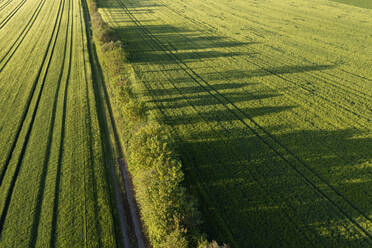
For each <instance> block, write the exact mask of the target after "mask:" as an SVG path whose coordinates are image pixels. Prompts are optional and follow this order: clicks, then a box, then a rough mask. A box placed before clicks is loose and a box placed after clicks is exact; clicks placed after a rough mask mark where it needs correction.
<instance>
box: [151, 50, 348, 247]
mask: <svg viewBox="0 0 372 248" xmlns="http://www.w3.org/2000/svg"><path fill="white" fill-rule="evenodd" d="M148 44H149V45H150V46H152V47H153V45H152V44H150V43H148ZM161 65H162V67H163V68H164V64H161ZM165 75H166V78H168V79H169V82H170V83H171V84H172V86H173V88H175V89H176V90H177V91H178V93H179V94H180V95H181V96H182V98H183V100H184V101H185V102H186V103H187V104H188V105H189V106H190V107H191V108H192V109H193V110H194V111H195V113H196V114H197V115H199V117H200V118H201V119H202V120H204V122H206V119H205V118H204V117H203V116H202V114H201V113H200V112H199V111H198V110H197V108H196V107H195V106H194V104H192V103H190V102H189V101H188V100H187V97H185V96H184V94H183V93H182V92H181V90H180V89H179V88H178V87H177V86H176V85H175V84H174V83H173V80H174V78H173V77H172V78H169V77H171V76H170V75H168V74H165ZM144 83H145V87H146V89H147V91H148V92H149V93H150V94H151V89H152V88H151V86H149V85H148V83H146V82H144ZM159 83H160V84H161V85H162V87H163V88H165V87H164V84H163V83H161V81H159ZM152 97H153V94H152ZM153 98H154V97H153ZM156 105H158V110H159V111H160V112H161V113H162V115H163V116H164V117H166V116H167V115H166V114H165V113H164V111H163V109H162V108H160V107H159V105H162V106H163V104H162V103H156ZM163 107H164V106H163ZM164 109H165V107H164ZM206 123H207V122H206ZM190 124H191V125H192V126H193V125H194V124H193V123H191V122H190ZM221 127H222V128H223V129H224V130H225V131H226V132H229V131H228V130H227V129H226V127H224V126H221ZM173 130H174V129H173ZM211 130H212V131H213V132H214V133H215V134H216V135H217V136H219V137H221V135H220V134H218V133H217V132H216V131H215V130H214V128H213V127H211ZM174 132H176V135H177V137H178V139H179V140H181V138H180V136H179V135H178V134H177V131H175V130H174ZM195 166H196V167H197V165H196V164H195ZM196 170H197V171H198V172H197V174H198V177H199V178H201V176H200V171H199V169H198V168H196ZM257 174H259V173H258V172H257ZM250 176H251V177H252V178H254V180H255V181H256V182H257V183H258V184H259V185H260V187H261V188H262V189H263V190H265V188H264V187H263V186H262V182H260V181H258V179H256V178H255V177H254V176H253V175H252V174H251V173H250ZM204 188H205V187H204ZM205 190H206V191H208V190H207V189H205ZM240 191H241V190H240ZM265 191H266V192H268V191H267V190H265ZM241 192H242V191H241ZM271 201H272V202H273V203H276V201H275V200H274V199H273V198H272V197H271ZM214 205H216V204H214ZM287 208H291V209H292V210H293V209H294V207H293V206H291V205H287ZM286 217H287V219H289V221H290V222H292V223H293V224H294V226H296V228H297V229H298V230H299V231H300V232H301V233H302V234H303V235H304V237H305V239H306V240H308V241H309V242H310V243H312V241H311V240H310V239H309V238H308V237H307V236H306V235H305V233H304V231H303V230H302V229H301V228H300V227H299V226H298V225H297V224H296V223H295V222H294V221H293V220H292V219H291V218H290V216H289V215H288V214H286ZM220 218H221V219H223V218H222V217H220ZM224 225H226V226H227V224H226V223H225V224H224ZM345 228H347V227H345ZM308 231H310V232H312V233H315V232H314V231H313V230H309V229H308ZM228 232H229V231H228ZM230 236H231V239H233V238H232V235H231V234H230Z"/></svg>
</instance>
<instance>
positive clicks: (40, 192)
mask: <svg viewBox="0 0 372 248" xmlns="http://www.w3.org/2000/svg"><path fill="white" fill-rule="evenodd" d="M71 1H73V0H69V6H68V7H69V9H70V5H71ZM70 12H72V10H71V11H69V12H68V18H67V25H66V33H65V37H66V42H65V45H64V49H63V59H62V64H61V68H60V74H59V77H58V81H57V89H56V93H55V95H54V99H55V100H54V103H53V109H52V116H51V123H50V125H49V126H50V129H49V134H48V142H47V148H46V152H45V160H44V164H43V171H42V174H41V179H40V182H39V187H38V193H37V200H36V205H35V208H34V209H35V213H34V217H33V224H32V230H31V239H30V241H29V245H28V247H30V248H31V247H35V246H36V241H37V235H38V227H39V224H40V215H41V212H42V208H43V204H42V202H43V198H44V192H45V183H46V177H47V174H48V164H49V160H50V153H51V147H52V142H53V133H54V128H55V120H56V113H57V103H58V99H59V95H60V93H59V92H60V86H61V83H62V77H63V74H64V67H65V62H66V54H67V37H68V34H69V32H68V31H69V29H71V31H70V53H69V66H68V71H67V79H66V80H69V78H70V70H71V51H72V40H73V26H72V24H71V28H70V18H71V19H73V13H70Z"/></svg>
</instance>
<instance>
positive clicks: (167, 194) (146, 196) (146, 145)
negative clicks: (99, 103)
mask: <svg viewBox="0 0 372 248" xmlns="http://www.w3.org/2000/svg"><path fill="white" fill-rule="evenodd" d="M89 10H90V15H91V22H92V23H91V25H92V29H93V38H94V42H95V44H96V47H97V53H98V57H99V60H100V62H101V64H102V67H103V71H104V74H105V76H106V80H108V83H109V85H108V88H109V94H110V98H111V101H112V103H113V108H114V111H115V113H116V117H117V121H118V122H119V123H118V125H119V126H120V127H121V128H120V133H121V139H122V140H123V143H124V144H125V145H124V150H125V155H126V160H127V162H128V168H129V172H130V174H131V177H132V183H133V185H134V190H135V194H136V200H137V203H138V205H139V208H140V214H141V219H142V222H143V224H144V226H145V228H146V230H145V231H146V233H147V235H148V237H149V240H150V242H151V244H152V246H153V247H155V248H156V247H159V248H172V247H174V248H182V247H195V246H197V245H198V246H199V247H201V248H204V247H210V246H209V243H208V242H207V241H206V239H205V237H204V236H203V235H201V234H200V232H199V229H198V226H199V225H200V223H201V221H200V214H199V212H198V210H197V207H196V205H197V204H196V201H195V199H194V198H192V197H191V196H190V195H189V194H187V192H186V190H185V187H183V186H182V183H183V180H184V175H183V171H182V164H181V161H180V159H179V157H178V156H177V154H176V144H175V142H173V139H172V137H171V132H170V131H169V129H168V128H167V126H166V125H163V124H161V123H159V122H158V121H156V120H155V119H153V118H151V117H149V116H148V115H147V112H146V109H145V106H144V104H143V102H142V101H141V99H138V98H137V97H136V95H135V94H134V93H133V89H132V86H133V81H134V80H137V79H136V78H135V74H134V73H133V69H132V67H131V65H130V64H128V63H126V54H125V48H124V47H123V45H122V43H121V42H120V41H119V40H117V39H116V37H115V33H114V32H113V31H112V30H111V29H110V28H109V27H108V26H107V24H106V23H105V22H103V21H102V18H101V16H100V14H99V13H98V11H97V7H96V4H95V2H93V1H90V2H89ZM213 244H216V243H213ZM211 245H212V244H211ZM211 247H214V246H211Z"/></svg>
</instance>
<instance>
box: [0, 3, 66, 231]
mask: <svg viewBox="0 0 372 248" xmlns="http://www.w3.org/2000/svg"><path fill="white" fill-rule="evenodd" d="M60 3H62V1H61V2H60ZM64 3H65V0H63V7H62V10H61V9H59V10H61V11H60V15H57V18H56V19H58V17H59V22H58V27H57V30H56V34H55V40H54V43H53V46H52V49H51V54H50V57H49V61H48V63H47V66H46V71H45V74H44V77H43V80H42V84H41V88H40V91H39V95H38V98H37V100H36V104H35V108H34V111H33V113H32V117H31V121H30V124H29V127H28V129H27V133H26V137H25V140H24V142H23V145H22V150H21V153H20V155H19V157H18V162H17V164H16V168H15V171H14V174H13V176H12V179H11V182H10V186H9V188H8V192H7V196H6V199H5V203H4V207H3V210H2V213H1V217H0V238H1V235H2V231H3V227H4V223H5V219H6V215H7V212H8V209H9V205H10V201H11V198H12V195H13V190H14V186H15V183H16V181H17V178H18V174H19V171H20V168H21V164H22V161H23V158H24V155H25V153H26V149H27V145H28V141H29V138H30V136H31V131H32V127H33V124H34V121H35V118H36V113H37V110H38V107H39V103H40V99H41V96H42V92H43V89H44V85H45V81H46V76H47V74H48V69H49V66H50V64H51V60H52V57H53V54H54V49H55V45H56V41H57V38H58V33H59V30H60V24H61V20H62V16H63V11H64ZM60 6H61V5H60ZM58 14H59V13H58ZM53 36H54V35H53V33H52V36H51V39H50V41H51V40H52V38H53ZM49 44H50V43H49ZM48 48H49V47H48ZM48 50H49V49H48ZM44 61H45V60H44ZM35 81H36V82H37V81H38V80H35ZM32 95H33V93H32ZM28 106H29V105H28ZM27 109H28V107H27ZM22 124H23V122H22ZM14 143H15V144H16V143H17V141H15V142H14ZM12 152H13V151H12ZM12 152H11V154H12ZM10 158H11V157H10ZM9 161H10V159H9ZM7 166H8V163H7V165H6V167H7ZM5 171H6V170H4V171H3V173H2V179H3V175H4V174H5ZM2 181H3V180H1V182H2Z"/></svg>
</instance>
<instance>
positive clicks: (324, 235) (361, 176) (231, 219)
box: [180, 127, 372, 247]
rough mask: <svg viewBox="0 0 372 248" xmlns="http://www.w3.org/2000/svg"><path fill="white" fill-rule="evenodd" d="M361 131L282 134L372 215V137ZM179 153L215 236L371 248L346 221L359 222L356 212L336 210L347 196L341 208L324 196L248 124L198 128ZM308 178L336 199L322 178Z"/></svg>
mask: <svg viewBox="0 0 372 248" xmlns="http://www.w3.org/2000/svg"><path fill="white" fill-rule="evenodd" d="M273 129H276V130H277V129H280V127H279V128H278V127H273ZM358 134H359V133H358V132H357V131H355V130H351V129H348V130H337V131H326V130H323V131H312V130H303V131H296V132H286V133H283V134H281V135H278V136H277V138H278V139H279V140H280V141H282V142H283V143H285V145H286V146H287V147H288V148H289V149H290V150H291V151H293V152H295V153H296V155H297V156H298V157H300V158H301V160H303V161H306V164H307V165H309V166H310V167H311V168H312V169H314V170H315V171H316V172H317V173H319V174H321V175H323V176H324V177H325V178H326V179H327V180H329V181H331V184H332V186H333V187H335V188H336V190H337V191H338V192H339V193H341V194H342V195H343V196H344V197H346V198H347V199H348V200H350V201H351V202H353V203H355V204H356V205H357V206H358V207H359V209H360V210H361V211H362V212H363V213H365V214H366V215H368V216H370V214H371V213H372V206H371V204H370V203H371V202H372V194H370V193H369V192H368V191H369V190H368V189H370V188H371V187H372V180H371V177H370V175H371V168H370V166H368V161H370V160H371V157H372V154H371V152H370V151H371V148H372V147H371V144H372V139H370V138H354V137H355V136H357V135H358ZM218 135H220V136H221V137H220V138H217V137H218ZM345 151H347V152H345ZM180 156H181V158H182V160H183V162H184V165H185V171H186V173H185V175H186V185H188V186H189V188H191V190H192V191H193V192H195V193H196V194H197V195H198V198H199V200H200V207H201V209H202V214H203V217H205V218H206V222H205V224H204V230H205V232H207V233H208V234H209V236H210V237H214V238H215V237H216V238H217V239H219V240H221V241H224V242H225V241H226V240H228V242H229V243H230V244H232V245H233V246H234V247H322V246H323V247H370V239H369V238H368V237H366V236H365V235H364V234H363V233H362V232H361V230H360V229H359V228H357V227H356V226H355V225H354V224H353V223H351V222H350V220H349V219H348V217H351V218H352V219H354V220H358V219H359V218H360V215H358V213H357V212H356V211H355V212H354V213H351V212H348V213H347V214H348V216H345V215H344V214H343V213H342V212H340V210H339V209H338V208H337V206H344V205H343V204H344V202H340V201H335V204H336V205H337V206H335V205H334V204H333V203H332V202H331V201H330V200H329V199H327V198H325V197H324V196H322V195H320V194H319V193H318V192H317V190H316V189H314V188H313V187H312V186H311V185H309V184H308V182H307V181H306V180H305V179H304V178H303V176H302V175H301V174H299V173H298V172H296V170H294V169H293V168H291V166H289V165H288V164H287V162H286V161H284V160H283V159H281V158H280V157H278V155H277V154H275V153H273V151H272V150H271V149H270V148H269V147H268V146H267V145H265V144H263V142H262V141H260V140H259V139H258V138H257V136H255V135H252V134H249V132H247V130H246V129H233V130H229V132H228V133H226V131H225V130H223V129H221V130H214V131H213V132H204V133H203V132H201V133H196V134H193V137H189V138H188V139H187V141H185V142H183V143H182V144H181V145H180ZM286 156H288V155H286ZM357 158H358V159H359V160H358V159H357ZM363 163H367V164H365V167H363V168H360V166H361V164H363ZM298 166H299V165H298ZM306 177H307V178H308V179H309V180H311V181H312V182H315V183H316V184H315V186H316V187H317V188H318V189H320V190H322V191H323V192H325V194H326V195H327V196H330V198H331V199H334V198H333V194H334V192H333V191H332V190H330V189H329V188H328V187H326V186H324V185H323V184H320V183H317V182H318V178H317V177H316V176H314V175H311V174H309V175H306ZM190 185H191V186H190ZM367 223H369V224H370V222H367ZM367 223H365V224H366V225H367ZM366 230H367V232H369V231H370V229H368V228H367V229H366ZM227 234H229V235H227Z"/></svg>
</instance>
